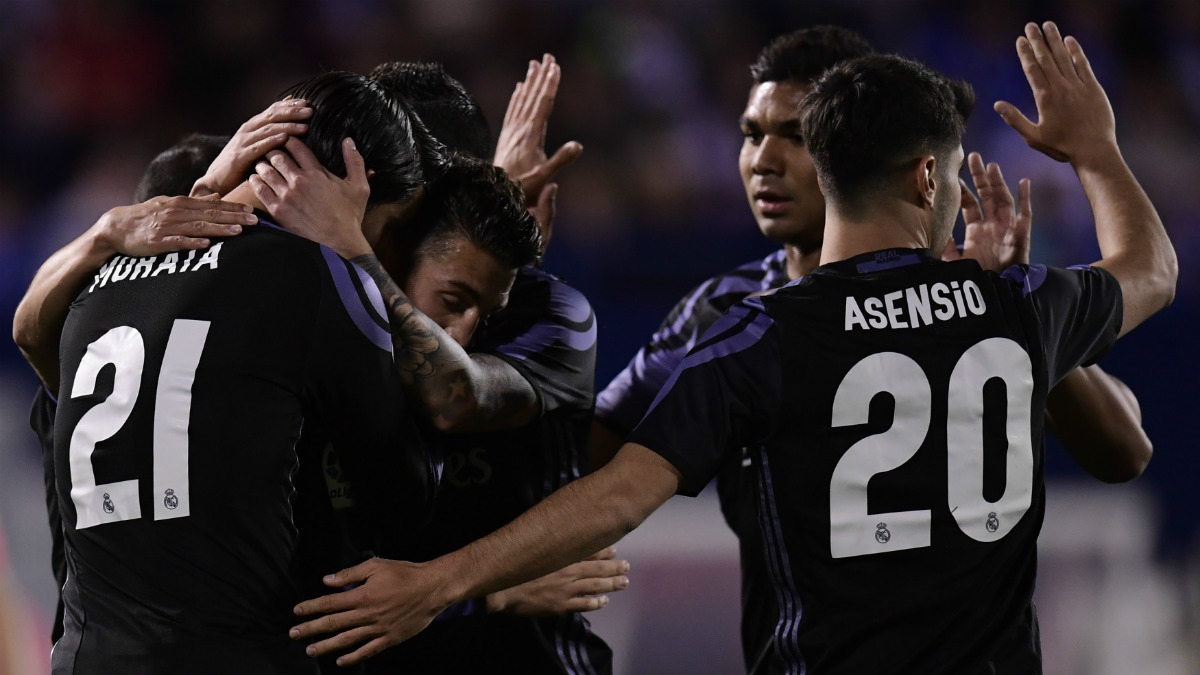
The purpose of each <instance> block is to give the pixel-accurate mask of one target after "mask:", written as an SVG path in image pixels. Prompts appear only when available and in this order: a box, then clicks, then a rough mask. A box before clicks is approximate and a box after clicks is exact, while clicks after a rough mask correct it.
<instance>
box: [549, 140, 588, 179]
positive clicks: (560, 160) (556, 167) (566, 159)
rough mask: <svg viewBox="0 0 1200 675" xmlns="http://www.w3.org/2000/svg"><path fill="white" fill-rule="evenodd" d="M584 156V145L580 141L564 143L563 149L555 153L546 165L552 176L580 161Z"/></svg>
mask: <svg viewBox="0 0 1200 675" xmlns="http://www.w3.org/2000/svg"><path fill="white" fill-rule="evenodd" d="M582 154H583V144H581V143H580V142H579V141H569V142H567V143H564V144H563V146H562V147H561V148H559V149H558V150H556V151H555V152H554V155H553V156H552V157H550V159H548V160H546V165H547V167H548V170H549V172H550V175H551V176H553V175H554V174H556V173H558V172H559V171H560V170H561V169H563V168H565V167H567V166H569V165H570V164H571V163H572V162H574V161H575V160H577V159H579V156H580V155H582Z"/></svg>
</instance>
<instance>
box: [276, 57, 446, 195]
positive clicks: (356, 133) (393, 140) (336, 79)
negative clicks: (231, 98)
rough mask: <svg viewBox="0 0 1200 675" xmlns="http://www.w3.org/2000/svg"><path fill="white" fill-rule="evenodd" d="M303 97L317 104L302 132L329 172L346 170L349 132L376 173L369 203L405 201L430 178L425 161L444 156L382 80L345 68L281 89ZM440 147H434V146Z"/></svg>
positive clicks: (434, 162) (435, 161)
mask: <svg viewBox="0 0 1200 675" xmlns="http://www.w3.org/2000/svg"><path fill="white" fill-rule="evenodd" d="M285 96H292V97H295V98H302V99H304V100H306V101H307V102H308V106H309V107H311V108H312V109H313V114H312V117H311V118H310V119H309V120H308V132H307V133H306V134H305V135H304V136H301V137H300V140H302V141H304V144H305V145H307V146H308V147H309V149H310V150H312V152H313V154H314V155H316V157H317V159H318V160H320V162H321V164H322V165H323V166H324V167H325V168H326V169H328V170H329V171H330V172H331V173H333V174H336V175H338V176H343V177H344V176H345V175H346V164H345V162H344V161H343V159H342V139H344V138H346V137H350V138H353V139H354V143H355V145H356V146H357V148H358V151H359V153H361V154H362V156H363V160H364V162H365V163H366V167H367V169H368V170H370V171H374V174H373V175H372V176H371V177H370V178H369V179H368V182H369V183H370V185H371V197H370V199H369V201H368V203H369V204H385V203H394V202H404V201H408V200H409V199H411V198H412V197H413V196H414V195H415V194H416V192H417V189H418V188H419V187H420V186H421V185H422V184H424V183H425V181H426V180H427V175H426V174H427V172H426V165H428V164H431V163H432V165H433V166H434V167H437V166H439V165H440V163H441V162H442V160H441V159H440V158H437V157H433V156H428V155H427V154H426V153H428V152H430V148H428V147H427V146H423V145H421V144H420V143H419V141H418V138H417V136H419V135H420V134H421V133H422V132H424V129H423V128H421V127H419V126H418V124H414V120H413V115H412V114H411V113H410V111H409V110H408V108H406V107H405V106H404V105H403V104H401V102H400V101H399V100H398V99H397V98H396V97H395V96H394V95H392V94H391V93H390V92H388V91H387V89H385V88H384V87H383V86H381V85H380V84H379V83H377V82H375V81H374V80H371V79H369V78H367V77H365V76H363V75H358V74H356V73H348V72H342V71H332V72H327V73H322V74H320V75H317V76H316V77H313V78H310V79H308V80H305V81H303V82H301V83H299V84H297V85H295V86H293V87H291V88H289V89H288V90H287V91H285V92H283V94H281V95H280V98H281V99H282V98H283V97H285ZM436 147H437V146H435V149H436Z"/></svg>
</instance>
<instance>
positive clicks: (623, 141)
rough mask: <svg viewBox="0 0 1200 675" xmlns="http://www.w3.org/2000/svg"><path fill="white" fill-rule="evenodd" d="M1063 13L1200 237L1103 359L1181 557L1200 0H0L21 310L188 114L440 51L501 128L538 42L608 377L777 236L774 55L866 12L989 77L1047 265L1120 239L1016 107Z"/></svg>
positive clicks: (0, 387)
mask: <svg viewBox="0 0 1200 675" xmlns="http://www.w3.org/2000/svg"><path fill="white" fill-rule="evenodd" d="M1046 19H1054V20H1056V21H1058V23H1059V25H1060V27H1061V29H1062V30H1063V32H1064V33H1067V34H1071V35H1075V36H1076V37H1077V38H1078V39H1079V40H1080V42H1081V43H1082V45H1083V46H1084V49H1085V50H1086V51H1087V53H1088V56H1089V58H1090V59H1091V62H1092V64H1093V67H1094V69H1095V71H1096V73H1097V76H1098V77H1099V79H1100V81H1101V83H1102V84H1103V85H1104V86H1105V88H1106V90H1107V92H1108V94H1109V97H1110V99H1111V101H1112V104H1113V108H1114V110H1115V112H1116V117H1117V123H1118V135H1119V137H1120V140H1121V144H1122V148H1123V150H1124V153H1125V156H1126V159H1127V160H1128V162H1129V164H1130V165H1131V166H1132V167H1133V169H1134V172H1135V173H1136V175H1137V176H1138V177H1139V178H1140V180H1141V182H1142V184H1143V186H1144V187H1145V189H1146V191H1147V192H1148V193H1149V194H1150V196H1151V198H1152V199H1153V200H1154V202H1155V204H1156V206H1157V207H1158V209H1159V213H1160V215H1161V216H1162V219H1163V221H1164V222H1165V223H1166V226H1167V229H1168V230H1169V232H1170V233H1171V236H1172V239H1173V241H1174V243H1175V246H1176V249H1177V252H1178V255H1179V262H1180V279H1179V288H1178V294H1177V296H1176V299H1175V303H1174V305H1173V306H1171V307H1170V308H1169V309H1167V310H1166V311H1164V312H1163V313H1161V314H1159V315H1158V316H1156V317H1155V318H1154V319H1152V320H1151V321H1149V322H1148V323H1147V324H1145V325H1143V326H1142V327H1140V328H1138V329H1137V330H1136V331H1135V332H1134V333H1132V334H1131V335H1129V336H1128V337H1127V338H1125V339H1123V340H1122V341H1121V342H1120V344H1118V346H1117V347H1116V349H1115V350H1114V351H1113V352H1112V353H1111V355H1110V356H1108V357H1107V358H1106V360H1105V361H1104V362H1103V364H1102V365H1103V366H1104V367H1105V368H1106V369H1108V370H1109V371H1110V372H1112V373H1114V374H1116V375H1117V376H1119V377H1120V378H1122V379H1123V380H1124V381H1125V382H1127V383H1128V384H1129V385H1130V387H1132V388H1133V390H1134V392H1135V393H1136V394H1137V395H1138V397H1139V399H1140V401H1141V405H1142V411H1143V414H1144V417H1145V428H1146V430H1147V432H1148V433H1149V435H1150V437H1151V439H1152V440H1153V441H1154V443H1155V456H1154V460H1153V462H1152V463H1151V464H1150V467H1149V469H1148V470H1147V471H1146V473H1145V475H1144V476H1143V477H1142V478H1140V479H1139V480H1138V481H1137V485H1139V486H1140V487H1141V488H1142V489H1143V490H1145V491H1146V492H1147V493H1148V494H1150V495H1151V496H1152V502H1153V504H1154V505H1155V513H1157V519H1156V520H1154V521H1152V522H1150V523H1147V524H1145V526H1146V527H1151V528H1153V529H1154V532H1153V536H1151V537H1149V539H1148V541H1150V542H1152V543H1151V546H1152V548H1153V551H1152V553H1153V555H1154V556H1155V557H1156V558H1157V559H1158V560H1160V561H1162V562H1163V564H1182V561H1186V560H1187V559H1188V558H1189V557H1194V556H1195V555H1196V553H1195V551H1196V547H1197V533H1198V532H1200V499H1197V497H1196V496H1195V493H1194V489H1195V488H1194V484H1195V481H1196V479H1197V477H1200V454H1198V453H1197V448H1196V443H1195V431H1196V422H1195V420H1196V417H1197V412H1198V411H1197V403H1198V402H1200V385H1198V384H1197V377H1196V375H1197V360H1196V358H1195V357H1194V355H1193V354H1194V350H1195V346H1194V345H1195V343H1196V339H1195V335H1196V328H1197V324H1198V322H1200V277H1198V276H1197V275H1196V274H1195V273H1194V266H1195V264H1196V263H1197V262H1198V261H1200V228H1198V227H1197V220H1200V162H1198V161H1197V157H1198V156H1200V3H1198V2H1194V1H1193V0H1174V1H1162V2H1136V1H1132V0H1128V1H1116V0H1063V1H1058V2H1041V1H1039V2H941V1H933V0H925V1H921V0H876V1H873V0H855V1H842V2H834V1H832V0H825V1H812V0H809V1H806V2H798V1H797V2H775V1H765V0H751V1H746V0H742V1H739V2H733V1H732V0H729V1H726V0H615V1H609V2H600V1H598V0H509V1H499V0H420V1H409V2H382V1H357V2H350V1H344V0H323V1H321V0H307V1H304V0H299V1H298V0H287V1H284V0H278V1H266V2H248V1H245V2H208V3H191V2H133V1H129V0H71V1H66V2H51V1H48V0H0V316H6V317H7V316H11V315H12V312H13V310H14V309H15V307H16V304H17V302H18V301H19V299H20V297H21V295H22V294H23V292H24V290H25V288H26V287H27V285H28V282H29V280H30V278H31V277H32V276H33V273H34V272H35V271H36V269H37V267H38V266H39V265H40V264H41V262H42V261H43V260H44V259H45V258H46V257H47V256H48V255H49V254H50V253H51V252H53V251H54V250H55V249H56V248H58V247H59V246H61V245H63V244H64V243H66V242H67V241H69V240H70V239H71V238H73V237H74V236H76V235H78V234H79V233H80V232H82V231H83V230H84V229H86V228H87V227H88V226H89V225H90V224H91V223H92V222H94V221H95V219H96V218H97V217H99V216H100V214H102V213H103V212H104V211H105V210H107V209H108V208H110V207H112V206H115V205H117V204H122V203H127V202H128V201H129V200H130V199H131V197H132V194H133V191H134V187H135V185H136V182H137V179H138V177H139V175H140V174H141V171H142V169H143V167H144V166H145V164H146V162H147V161H148V160H149V159H150V158H151V157H152V156H153V155H154V154H155V153H157V152H158V151H160V150H162V149H164V148H166V147H167V146H169V145H171V144H173V143H174V142H176V141H177V140H178V139H179V138H180V137H182V136H183V135H185V134H187V133H189V132H193V131H200V132H205V133H232V132H233V131H234V130H235V129H236V128H237V126H238V125H239V124H240V123H241V122H242V121H244V120H245V119H246V118H248V117H249V116H251V115H253V114H255V113H257V112H258V111H259V110H261V109H262V108H264V107H265V106H266V105H267V104H268V103H269V102H270V101H272V100H274V98H275V97H276V96H277V94H278V93H279V92H280V91H282V90H283V89H284V88H286V87H287V86H288V85H291V84H293V83H294V82H297V81H299V80H301V79H304V78H306V77H308V76H310V75H312V74H314V73H316V72H318V71H320V70H323V69H339V70H354V71H358V72H367V71H368V70H370V68H371V67H373V66H374V65H375V64H376V63H378V62H380V61H384V60H434V61H441V62H442V63H444V64H445V66H446V68H447V70H448V71H449V72H450V73H451V74H452V75H454V76H456V77H457V78H459V79H460V80H462V81H463V83H464V84H466V86H467V88H468V89H469V90H470V91H471V92H472V93H473V94H474V95H475V96H476V97H477V98H478V99H479V100H480V102H481V103H482V105H483V107H484V110H485V111H486V113H487V115H488V117H489V120H490V122H491V124H492V128H493V133H496V132H498V131H499V126H500V122H501V120H502V118H503V114H504V109H505V106H506V104H507V101H508V96H509V94H510V93H511V91H512V87H513V85H514V84H515V83H516V82H517V81H518V80H519V79H521V78H522V77H523V76H524V73H525V69H526V66H527V64H528V61H529V60H530V59H534V58H539V57H540V56H541V54H542V53H543V52H551V53H553V54H554V55H555V56H556V57H557V58H558V60H559V62H560V63H561V65H562V68H563V80H562V86H561V89H560V92H559V97H558V104H557V107H556V109H555V112H554V116H553V118H552V120H551V129H550V138H549V143H550V145H551V146H552V147H557V145H559V144H561V143H563V142H565V141H567V140H571V139H574V140H578V141H580V142H581V143H582V144H583V145H584V148H585V150H584V154H583V156H582V158H581V159H580V160H579V161H578V162H577V164H576V165H574V166H572V167H570V168H569V169H568V170H567V171H566V172H564V174H563V175H562V176H561V180H560V183H561V188H562V189H561V192H560V195H559V202H558V206H559V210H558V219H557V224H556V228H555V236H554V241H553V245H552V246H551V249H550V251H549V254H548V257H547V261H546V267H547V268H548V269H549V270H550V271H552V272H555V273H557V274H559V275H560V276H562V277H564V278H565V279H566V280H568V281H569V282H571V283H572V284H574V285H575V286H576V287H578V288H579V289H580V290H582V291H583V292H584V293H585V294H586V295H587V296H588V297H589V299H590V300H591V302H592V304H593V306H594V307H595V310H596V313H597V315H598V317H599V322H600V323H599V325H600V355H599V365H598V368H597V373H596V375H597V377H596V380H597V387H598V388H600V387H603V386H604V384H606V383H607V382H608V381H609V379H611V377H612V376H613V375H615V374H616V372H617V371H618V370H620V368H621V367H623V366H624V364H625V363H626V362H627V361H628V359H629V358H630V357H631V356H632V354H633V352H634V351H635V350H636V348H637V347H638V346H639V345H640V343H641V342H642V341H643V340H644V339H645V338H647V337H648V336H649V334H650V333H651V332H652V331H653V330H654V328H656V326H657V324H658V322H659V321H660V320H661V319H662V317H663V316H664V315H665V314H666V312H667V311H668V309H669V308H670V307H671V305H672V304H673V303H674V301H675V300H677V299H678V298H679V297H680V296H681V295H682V294H683V293H684V292H686V291H687V290H688V289H689V288H691V287H692V286H694V285H695V284H696V283H698V282H699V281H701V280H703V279H705V278H707V277H708V276H711V275H713V274H715V273H718V272H720V271H723V270H725V269H728V268H730V267H733V266H735V265H737V264H740V263H742V262H745V261H748V260H750V259H753V258H756V257H761V256H762V255H765V254H766V253H768V252H770V251H771V250H772V249H773V246H772V245H771V244H770V243H769V242H767V241H766V240H764V239H763V238H762V236H761V235H760V234H759V232H758V231H757V228H756V227H755V224H754V221H753V219H752V217H751V216H750V213H749V210H748V208H747V203H746V198H745V195H744V193H743V191H742V186H741V183H740V181H739V178H738V174H737V168H736V166H737V165H736V158H737V152H738V148H739V146H740V143H741V138H740V134H739V132H738V129H737V118H738V116H739V114H740V112H741V110H742V107H743V106H744V104H745V100H746V94H747V91H748V87H749V85H750V79H749V74H748V70H747V66H748V64H749V63H750V62H751V61H752V60H753V58H754V57H755V55H756V53H757V52H758V50H759V49H760V48H761V47H762V46H763V45H764V44H765V42H766V41H767V40H768V39H769V38H771V37H772V36H774V35H776V34H778V33H782V32H785V31H790V30H793V29H796V28H800V27H803V26H806V25H811V24H814V23H838V24H842V25H845V26H849V27H852V28H856V29H858V30H860V31H862V32H863V33H864V34H865V35H866V36H867V37H868V38H870V39H871V41H872V42H873V43H874V44H875V46H876V48H877V49H879V50H880V51H887V52H897V53H900V54H903V55H905V56H909V57H914V58H918V59H922V60H925V61H926V62H928V63H930V64H931V65H934V66H935V67H937V68H939V69H941V70H942V71H943V72H945V73H947V74H949V75H951V76H954V77H957V78H963V79H966V80H968V81H970V82H971V83H972V84H973V85H974V87H975V89H976V92H977V94H978V97H979V106H978V108H977V110H976V114H975V116H974V117H973V119H972V120H971V123H970V125H969V129H968V134H967V138H966V140H965V142H964V147H965V148H966V149H967V150H968V151H971V150H978V151H980V152H982V153H983V156H984V159H985V160H987V161H990V160H995V161H998V162H1000V164H1001V166H1002V167H1003V169H1004V171H1005V175H1006V178H1007V179H1008V181H1009V183H1010V184H1011V185H1013V186H1014V187H1015V184H1016V181H1017V179H1019V178H1021V177H1029V178H1031V179H1032V182H1033V195H1034V230H1035V231H1034V237H1035V240H1034V252H1033V258H1034V261H1035V262H1045V263H1048V264H1054V265H1068V264H1076V263H1087V262H1091V261H1093V260H1095V259H1097V258H1098V257H1099V253H1098V249H1097V246H1096V242H1095V236H1094V231H1093V230H1092V223H1091V214H1090V211H1089V209H1088V207H1087V201H1086V199H1085V197H1084V195H1083V192H1082V190H1081V189H1080V188H1079V185H1078V182H1077V180H1076V179H1075V177H1074V174H1073V173H1072V172H1071V170H1070V167H1069V166H1067V165H1063V164H1058V163H1055V162H1053V161H1052V160H1049V159H1047V158H1046V157H1044V156H1042V155H1040V154H1038V153H1036V152H1034V151H1032V150H1030V149H1029V148H1027V147H1026V146H1025V144H1024V143H1023V142H1022V141H1021V140H1020V138H1019V137H1018V136H1017V135H1016V133H1015V132H1013V131H1011V130H1010V129H1008V127H1006V126H1005V125H1004V124H1003V123H1002V122H1001V121H1000V119H999V117H998V116H997V115H996V114H995V113H994V112H992V110H991V103H992V101H995V100H997V99H1005V100H1009V101H1011V102H1013V103H1015V104H1017V105H1018V106H1019V107H1021V108H1022V110H1024V111H1026V113H1027V114H1028V115H1030V116H1031V117H1032V116H1033V115H1034V110H1033V105H1032V98H1031V96H1030V94H1029V87H1028V85H1027V83H1026V82H1025V78H1024V76H1023V74H1022V72H1021V69H1020V65H1019V62H1018V60H1017V58H1016V55H1015V50H1014V47H1013V44H1014V41H1015V39H1016V37H1017V36H1018V35H1020V34H1021V31H1022V26H1023V24H1024V23H1025V22H1026V21H1029V20H1035V21H1042V20H1046ZM964 175H965V173H964ZM35 386H36V384H35V380H34V378H33V376H32V373H31V371H30V370H29V369H28V367H27V366H25V365H24V363H23V361H22V360H21V359H20V355H19V354H18V352H17V350H16V349H15V347H14V346H13V345H12V344H11V342H9V341H7V340H4V341H3V346H0V422H2V423H3V424H4V425H5V427H4V428H3V431H4V432H5V434H4V435H5V439H6V440H7V443H6V446H5V447H4V449H3V450H0V454H4V455H7V456H8V457H9V460H8V462H7V463H0V466H2V467H4V469H5V472H4V473H5V475H4V476H0V492H5V493H7V492H11V491H12V490H10V486H12V485H14V484H16V483H18V482H21V483H28V482H30V481H33V480H35V479H36V473H34V472H30V473H29V474H27V475H26V474H18V473H17V471H18V470H20V471H25V469H15V468H12V467H34V466H35V464H34V463H33V462H32V461H31V460H32V459H36V446H35V445H34V443H33V437H32V434H31V433H28V432H27V427H25V426H24V419H25V415H26V414H27V408H26V407H25V406H26V405H27V400H28V398H29V397H30V396H31V395H32V393H33V391H34V389H35ZM9 427H12V428H9ZM1048 472H1049V474H1050V477H1051V478H1052V479H1064V480H1074V479H1081V473H1080V472H1079V470H1078V469H1077V468H1075V467H1074V465H1073V464H1071V462H1070V460H1069V459H1068V458H1066V456H1065V454H1064V453H1063V452H1062V451H1061V450H1060V449H1058V448H1057V447H1051V448H1050V449H1049V451H1048ZM35 487H36V486H35ZM22 494H26V493H22ZM32 495H36V491H33V490H30V491H28V493H27V497H29V498H22V499H20V500H19V501H18V500H16V498H15V497H13V496H12V495H10V496H9V498H6V499H3V500H2V501H0V504H2V505H3V506H4V508H5V513H4V525H5V527H6V528H7V529H8V530H9V532H8V534H9V541H10V546H9V547H10V555H11V556H13V557H14V558H16V559H17V560H16V563H17V565H18V567H20V566H21V564H22V562H21V560H22V559H26V558H28V557H30V556H34V557H36V556H42V555H45V554H44V553H42V552H41V551H29V550H26V549H25V545H24V544H22V543H20V542H25V541H28V540H27V539H25V538H23V536H24V535H25V533H33V532H35V531H36V528H37V527H40V526H41V523H42V520H41V518H42V517H43V516H42V514H43V509H44V506H43V504H42V503H41V502H40V501H30V498H31V496H32ZM29 536H33V534H30V535H29ZM36 583H42V581H41V580H38V582H36ZM34 595H38V594H37V593H34Z"/></svg>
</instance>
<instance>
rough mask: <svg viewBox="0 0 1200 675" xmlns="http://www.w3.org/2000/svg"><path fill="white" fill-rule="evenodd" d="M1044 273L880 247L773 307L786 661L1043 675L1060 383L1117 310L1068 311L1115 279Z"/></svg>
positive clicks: (1111, 328)
mask: <svg viewBox="0 0 1200 675" xmlns="http://www.w3.org/2000/svg"><path fill="white" fill-rule="evenodd" d="M1038 274H1039V273H1038V271H1037V270H1033V271H1032V273H1031V272H1026V271H1023V270H1022V269H1021V268H1012V269H1011V270H1010V271H1009V272H1007V273H1006V277H1005V278H1002V277H1001V276H998V275H995V274H991V273H987V272H983V271H982V270H980V269H979V267H978V266H977V265H976V264H975V263H973V262H971V261H964V262H961V263H950V264H947V263H941V262H938V261H935V260H933V259H932V257H931V256H929V255H928V253H927V252H923V253H920V254H918V253H917V252H912V251H884V252H879V253H878V254H876V255H875V256H871V255H868V256H860V257H858V258H854V259H851V260H849V261H843V262H841V263H837V264H835V265H829V266H823V267H822V268H818V270H817V272H816V273H814V274H813V275H811V276H809V277H806V278H805V279H804V280H802V281H800V282H797V283H796V284H794V285H792V286H790V287H788V288H785V289H783V290H781V291H779V292H777V293H775V294H774V295H770V296H766V297H764V298H762V306H763V308H764V309H765V311H766V313H767V314H768V315H769V316H770V317H771V319H772V320H773V323H774V326H775V329H776V330H778V337H779V345H780V356H779V361H780V362H781V364H782V367H781V369H780V377H781V382H780V387H781V392H780V400H781V405H780V409H779V410H778V411H777V413H776V422H775V425H776V426H775V430H774V431H773V432H772V433H771V434H770V435H769V438H768V440H767V441H766V443H765V444H764V445H763V450H762V451H761V452H760V453H759V456H758V457H756V458H755V461H756V468H757V469H758V471H759V484H760V498H761V504H762V508H761V513H760V522H761V523H762V524H763V529H764V538H765V540H766V546H765V548H766V550H767V555H768V557H769V558H770V559H773V563H772V565H771V567H772V576H773V584H774V586H775V593H776V595H777V601H778V604H779V607H780V612H779V615H780V616H779V623H778V625H777V628H776V639H775V649H776V652H777V654H778V655H779V656H781V657H782V658H781V659H779V661H780V662H791V663H797V662H803V663H806V664H807V665H808V669H809V672H813V673H818V672H822V673H823V672H885V671H886V672H1034V671H1038V670H1040V665H1041V664H1040V648H1039V646H1038V633H1037V623H1036V616H1035V614H1034V610H1033V606H1032V603H1031V597H1032V593H1033V586H1034V578H1035V574H1036V540H1037V535H1038V532H1039V530H1040V528H1041V523H1042V517H1043V512H1044V493H1043V484H1042V476H1043V452H1044V447H1043V443H1044V441H1043V433H1042V411H1043V410H1044V408H1045V399H1046V393H1047V391H1048V390H1049V387H1050V386H1051V385H1052V384H1053V383H1054V382H1057V380H1058V379H1060V378H1061V377H1062V376H1063V375H1065V374H1066V372H1068V371H1069V370H1070V369H1072V368H1074V367H1075V366H1076V365H1077V364H1078V363H1079V362H1080V361H1083V360H1086V359H1090V358H1094V357H1095V356H1096V352H1097V351H1099V350H1102V349H1104V348H1105V346H1106V345H1107V344H1110V343H1111V340H1112V339H1115V337H1116V328H1117V327H1119V326H1120V316H1119V309H1118V310H1117V316H1116V317H1115V322H1114V319H1113V317H1111V316H1109V315H1106V314H1104V315H1098V314H1097V313H1096V312H1091V313H1090V316H1087V317H1085V318H1076V317H1074V316H1072V314H1073V312H1072V311H1070V310H1071V309H1073V308H1079V307H1080V306H1081V305H1082V303H1081V302H1080V301H1079V298H1078V295H1077V294H1076V295H1074V296H1073V295H1072V293H1076V291H1077V287H1078V286H1079V285H1088V284H1091V285H1093V286H1100V287H1104V288H1101V289H1100V290H1096V289H1095V288H1092V289H1091V290H1085V291H1084V296H1085V298H1091V299H1092V300H1097V302H1096V306H1103V305H1104V304H1105V303H1104V300H1105V299H1107V300H1111V299H1112V298H1113V297H1116V298H1117V301H1118V303H1119V295H1115V296H1114V293H1116V291H1115V281H1113V280H1112V277H1111V276H1108V275H1106V273H1103V272H1099V271H1094V270H1093V271H1091V272H1087V273H1083V272H1081V273H1079V274H1075V275H1072V273H1064V274H1060V273H1059V272H1052V275H1054V276H1053V279H1051V282H1049V283H1046V284H1045V286H1044V287H1042V288H1040V289H1039V284H1040V283H1041V281H1042V280H1044V279H1045V276H1044V273H1043V275H1042V277H1040V278H1039V277H1038ZM1081 280H1082V281H1081ZM1089 294H1090V295H1089ZM1109 306H1111V304H1110V305H1109ZM1117 306H1118V307H1119V304H1117ZM1083 314H1085V315H1086V314H1089V313H1088V312H1086V311H1085V312H1083ZM1070 322H1077V323H1076V325H1075V326H1074V327H1073V329H1074V330H1072V327H1071V326H1069V325H1066V324H1068V323H1070Z"/></svg>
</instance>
